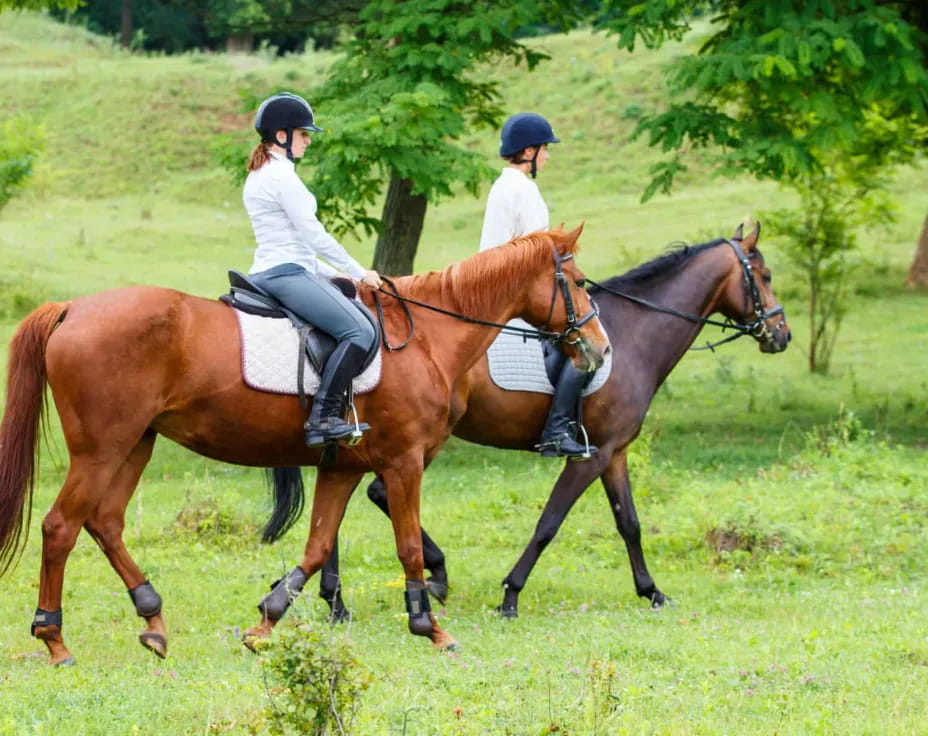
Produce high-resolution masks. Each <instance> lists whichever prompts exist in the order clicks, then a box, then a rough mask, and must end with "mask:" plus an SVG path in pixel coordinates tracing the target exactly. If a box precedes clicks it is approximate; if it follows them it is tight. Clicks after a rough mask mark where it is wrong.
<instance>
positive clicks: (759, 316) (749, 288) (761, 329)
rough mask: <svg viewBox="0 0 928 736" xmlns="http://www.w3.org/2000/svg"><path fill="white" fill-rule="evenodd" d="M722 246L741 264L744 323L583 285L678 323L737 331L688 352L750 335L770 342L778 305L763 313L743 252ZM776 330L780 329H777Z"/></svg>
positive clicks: (780, 310) (593, 283)
mask: <svg viewBox="0 0 928 736" xmlns="http://www.w3.org/2000/svg"><path fill="white" fill-rule="evenodd" d="M725 242H726V243H728V245H730V246H731V248H732V250H733V251H734V253H735V257H736V258H737V259H738V262H739V263H740V264H741V273H742V276H743V278H744V301H745V313H744V317H743V318H742V319H743V320H744V321H743V322H741V323H738V322H735V321H733V320H731V319H728V318H726V319H725V321H724V322H720V321H719V320H715V319H709V318H708V317H700V316H699V315H698V314H688V313H686V312H681V311H679V310H677V309H673V308H672V307H665V306H662V305H660V304H655V303H654V302H652V301H649V300H647V299H642V298H641V297H637V296H633V295H632V294H626V293H625V292H622V291H618V290H616V289H611V288H609V287H608V286H606V285H605V284H600V283H598V282H596V281H593V280H592V279H586V283H588V284H589V285H590V286H595V287H596V288H597V289H602V290H603V291H605V292H608V293H609V294H612V295H613V296H617V297H620V298H622V299H625V300H627V301H630V302H632V303H634V304H638V305H640V306H642V307H647V308H648V309H653V310H655V311H657V312H664V313H665V314H672V315H673V316H674V317H680V318H681V319H685V320H688V321H690V322H695V323H696V324H699V325H713V326H714V327H721V328H722V329H723V330H735V331H736V332H735V334H734V335H729V336H728V337H726V338H725V339H723V340H719V341H718V342H707V343H706V344H705V345H704V346H701V347H695V348H690V350H712V351H714V350H715V348H717V347H718V346H719V345H724V344H725V343H727V342H732V341H734V340H737V339H738V338H739V337H744V336H745V335H750V336H751V337H753V338H754V339H755V340H757V341H758V342H761V341H763V340H771V339H773V335H772V334H771V333H770V331H769V330H768V329H767V320H768V319H769V318H770V317H775V316H776V315H778V314H780V315H782V314H784V311H783V307H782V306H781V305H779V304H777V305H776V306H774V307H773V308H771V309H764V301H763V298H762V297H761V295H760V289H758V288H757V281H756V280H755V278H754V269H753V268H752V267H751V262H750V258H749V257H748V256H747V255H745V253H744V251H743V250H742V249H741V246H740V245H738V244H737V243H736V242H735V241H733V240H726V241H725ZM749 298H750V300H751V303H752V304H753V305H754V309H753V311H754V319H753V321H750V322H748V321H747V319H748V316H749V314H750V311H751V310H750V309H748V308H747V301H748V299H749ZM781 324H782V321H781ZM777 329H779V326H778V327H777Z"/></svg>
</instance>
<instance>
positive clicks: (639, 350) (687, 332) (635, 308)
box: [597, 246, 732, 390]
mask: <svg viewBox="0 0 928 736" xmlns="http://www.w3.org/2000/svg"><path fill="white" fill-rule="evenodd" d="M731 265H732V261H731V255H730V252H729V250H728V249H727V248H725V247H724V246H716V247H714V248H709V249H707V250H705V251H703V252H701V253H698V254H696V255H694V256H693V257H692V258H691V259H690V260H688V261H686V262H684V263H682V264H680V266H678V267H677V268H676V269H675V270H674V271H672V272H671V273H666V274H660V275H657V276H655V277H653V278H652V279H650V280H649V281H646V282H643V283H642V284H636V285H635V286H634V287H630V288H628V289H627V290H623V291H627V293H629V294H632V295H633V296H636V297H639V298H641V299H646V300H647V301H649V302H652V303H654V304H658V305H660V306H662V307H667V308H670V309H675V310H677V311H678V312H684V313H686V314H692V315H698V316H700V317H708V316H709V315H710V314H712V313H713V312H714V311H715V310H716V307H717V304H718V300H719V297H720V295H721V293H722V291H723V289H724V287H725V284H726V282H727V280H728V278H729V277H730V274H731ZM603 297H605V299H604V298H603ZM603 297H600V298H599V299H597V301H598V302H599V305H600V309H602V310H603V311H604V312H606V311H607V310H608V312H609V315H608V316H607V321H608V323H609V324H610V325H612V329H610V330H609V332H610V333H611V334H610V336H609V337H610V341H611V342H612V345H613V348H614V349H615V351H616V352H621V351H623V349H624V346H625V345H627V346H629V349H628V351H627V352H628V354H629V355H633V356H635V360H636V361H637V362H638V364H639V366H641V367H642V369H643V370H645V371H647V372H648V373H650V374H651V375H652V376H653V379H654V388H655V390H656V388H657V386H659V385H660V384H661V383H662V382H663V380H664V379H665V378H666V377H667V375H668V374H669V373H670V371H671V370H673V368H674V366H675V365H676V364H677V363H679V362H680V359H681V358H682V357H683V355H684V353H686V351H687V350H688V349H689V348H690V346H691V345H692V344H693V341H694V340H695V339H696V336H697V335H698V334H699V331H700V330H701V329H702V325H701V324H699V323H696V322H692V321H690V320H687V319H683V318H681V317H677V316H675V315H672V314H667V313H666V312H661V311H658V310H654V309H650V308H647V307H642V306H639V305H636V304H633V303H630V302H628V301H626V300H624V299H622V298H621V297H617V296H611V295H609V294H608V293H606V294H604V295H603ZM603 301H606V302H607V304H608V306H606V305H604V304H603ZM610 317H611V318H610Z"/></svg>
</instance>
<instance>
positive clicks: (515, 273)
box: [403, 229, 578, 314]
mask: <svg viewBox="0 0 928 736" xmlns="http://www.w3.org/2000/svg"><path fill="white" fill-rule="evenodd" d="M555 249H556V250H557V251H558V253H560V254H561V255H567V254H573V253H576V252H577V250H578V248H577V241H576V240H573V241H572V240H570V239H568V238H567V233H565V232H564V231H563V230H561V229H557V230H547V231H539V232H535V233H531V234H529V235H523V236H521V237H518V238H513V239H512V240H510V241H509V242H508V243H504V244H503V245H500V246H498V247H496V248H490V249H489V250H485V251H481V252H479V253H475V254H474V255H472V256H470V257H469V258H465V259H464V260H462V261H458V262H457V263H453V264H451V265H450V266H448V267H447V268H445V269H444V270H443V271H432V272H429V273H424V274H417V275H414V276H410V277H407V279H404V280H403V286H404V287H405V288H404V289H403V291H405V292H406V293H409V294H415V295H416V297H417V298H420V299H422V300H423V301H428V297H429V295H430V294H434V293H435V292H436V291H438V292H440V293H444V294H450V295H451V298H452V300H453V302H454V308H455V309H456V310H457V311H459V312H461V313H462V314H477V313H479V312H480V311H481V309H482V308H484V307H485V306H486V303H487V291H488V289H486V288H484V289H481V288H475V286H476V285H479V284H484V285H486V286H488V287H490V289H489V290H490V291H491V292H492V293H494V294H495V293H497V292H498V288H497V287H498V285H499V284H507V283H513V282H519V281H521V280H523V279H524V278H525V274H527V273H537V272H538V270H539V269H541V268H544V267H550V269H551V272H552V278H553V273H554V259H553V252H554V250H555Z"/></svg>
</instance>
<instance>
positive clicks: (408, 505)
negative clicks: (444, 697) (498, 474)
mask: <svg viewBox="0 0 928 736" xmlns="http://www.w3.org/2000/svg"><path fill="white" fill-rule="evenodd" d="M423 467H424V466H423V462H422V460H421V458H419V457H416V456H414V455H411V454H410V455H407V456H405V457H404V458H397V462H396V463H395V464H394V465H393V467H391V468H390V469H388V470H384V471H383V474H382V479H383V483H384V486H385V487H386V489H387V503H388V506H389V508H390V520H391V521H392V522H393V533H394V535H395V537H396V555H397V557H399V560H400V564H402V566H403V572H404V573H405V575H406V593H405V599H406V613H407V614H408V616H409V630H410V632H412V633H413V634H416V635H418V636H427V637H428V638H429V639H431V640H432V644H433V645H434V646H435V648H436V649H456V648H457V646H458V644H457V642H456V641H455V640H454V637H452V636H451V634H449V633H448V632H447V631H445V630H444V629H442V628H441V627H440V626H439V625H438V622H437V621H436V620H435V616H434V615H433V614H432V610H431V606H430V604H429V595H428V592H427V590H428V589H427V586H426V582H425V580H424V578H425V574H424V564H423V558H422V527H421V526H420V524H419V501H420V490H421V484H422V471H423Z"/></svg>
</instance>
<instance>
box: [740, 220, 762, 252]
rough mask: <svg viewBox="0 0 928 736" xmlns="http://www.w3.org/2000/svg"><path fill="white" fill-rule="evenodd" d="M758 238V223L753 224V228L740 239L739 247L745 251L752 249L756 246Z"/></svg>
mask: <svg viewBox="0 0 928 736" xmlns="http://www.w3.org/2000/svg"><path fill="white" fill-rule="evenodd" d="M759 238H760V223H759V222H758V223H755V224H754V230H753V231H751V234H750V235H748V236H747V237H746V238H745V239H744V240H742V241H741V248H742V249H743V250H745V251H752V250H754V249H755V248H756V247H757V240H758V239H759Z"/></svg>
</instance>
